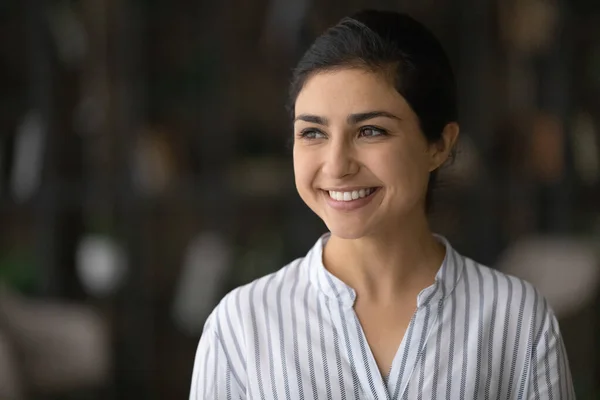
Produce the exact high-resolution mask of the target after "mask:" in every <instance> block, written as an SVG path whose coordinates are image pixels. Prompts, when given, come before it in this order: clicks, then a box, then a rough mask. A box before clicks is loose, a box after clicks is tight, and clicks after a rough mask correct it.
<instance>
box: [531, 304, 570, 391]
mask: <svg viewBox="0 0 600 400" xmlns="http://www.w3.org/2000/svg"><path fill="white" fill-rule="evenodd" d="M544 308H545V311H546V312H545V313H544V318H543V320H542V326H541V329H540V330H539V332H538V335H537V338H536V341H535V343H534V346H533V348H532V365H531V379H530V381H529V382H530V385H529V396H528V398H529V399H530V400H539V399H557V400H575V390H574V388H573V382H572V378H571V371H570V368H569V360H568V358H567V352H566V350H565V345H564V342H563V339H562V336H561V334H560V330H559V326H558V321H557V320H556V317H555V316H554V313H553V312H552V310H551V309H550V308H549V307H547V303H546V304H545V307H544Z"/></svg>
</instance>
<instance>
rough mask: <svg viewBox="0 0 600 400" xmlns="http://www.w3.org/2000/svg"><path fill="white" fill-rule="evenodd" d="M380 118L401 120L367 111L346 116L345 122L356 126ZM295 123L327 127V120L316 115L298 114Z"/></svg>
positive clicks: (382, 113)
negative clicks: (301, 122) (302, 122)
mask: <svg viewBox="0 0 600 400" xmlns="http://www.w3.org/2000/svg"><path fill="white" fill-rule="evenodd" d="M381 117H383V118H390V119H395V120H398V121H401V120H402V118H400V117H397V116H395V115H394V114H392V113H389V112H387V111H368V112H363V113H357V114H350V115H348V118H346V121H347V122H348V124H350V125H356V124H358V123H359V122H364V121H368V120H370V119H373V118H381ZM296 121H304V122H311V123H313V124H318V125H323V126H327V125H329V120H328V119H327V118H325V117H320V116H318V115H312V114H300V115H298V116H297V117H296V118H295V119H294V122H296Z"/></svg>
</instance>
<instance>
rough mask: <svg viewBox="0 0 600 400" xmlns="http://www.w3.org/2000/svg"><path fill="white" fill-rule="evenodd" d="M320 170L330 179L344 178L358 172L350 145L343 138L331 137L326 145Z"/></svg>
mask: <svg viewBox="0 0 600 400" xmlns="http://www.w3.org/2000/svg"><path fill="white" fill-rule="evenodd" d="M322 171H323V174H325V175H326V176H327V177H329V178H332V179H340V178H344V177H346V176H349V175H353V174H355V173H356V172H358V163H357V162H356V158H355V154H354V149H353V148H352V145H351V144H350V143H348V142H347V141H345V140H337V139H332V140H331V141H330V143H329V145H328V146H327V150H326V153H325V160H324V163H323V167H322Z"/></svg>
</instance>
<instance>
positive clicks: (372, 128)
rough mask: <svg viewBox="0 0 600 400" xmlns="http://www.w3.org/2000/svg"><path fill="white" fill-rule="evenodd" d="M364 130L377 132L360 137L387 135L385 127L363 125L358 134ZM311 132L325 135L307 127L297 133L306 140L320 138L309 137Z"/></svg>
mask: <svg viewBox="0 0 600 400" xmlns="http://www.w3.org/2000/svg"><path fill="white" fill-rule="evenodd" d="M365 131H373V132H377V133H378V134H377V135H371V136H360V137H365V138H374V137H379V136H387V131H386V130H385V129H382V128H377V127H375V126H363V127H362V128H360V131H359V132H360V133H359V135H361V134H363V133H364V132H365ZM311 134H321V135H323V136H325V134H324V133H323V132H322V131H320V130H319V129H315V128H307V129H304V130H302V131H301V132H300V133H299V134H298V137H300V138H302V139H306V140H316V139H321V138H316V137H309V135H311Z"/></svg>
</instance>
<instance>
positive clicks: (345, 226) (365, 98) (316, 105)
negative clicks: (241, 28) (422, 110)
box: [294, 69, 440, 239]
mask: <svg viewBox="0 0 600 400" xmlns="http://www.w3.org/2000/svg"><path fill="white" fill-rule="evenodd" d="M436 153H438V151H437V150H436V146H435V145H430V144H429V143H428V142H427V140H426V139H425V137H424V135H423V133H422V132H421V130H420V127H419V121H418V118H417V116H416V115H415V113H414V112H413V111H412V109H411V107H410V106H409V105H408V103H407V102H406V100H405V99H404V98H403V97H402V96H401V95H400V94H399V93H398V92H397V91H396V90H395V88H394V87H393V85H392V84H391V83H390V82H389V81H388V80H387V79H386V78H385V77H384V76H383V75H380V74H376V73H371V72H366V71H363V70H359V69H343V70H339V71H332V72H323V73H318V74H316V75H314V76H312V77H311V78H309V79H308V81H307V82H306V84H305V85H304V87H303V89H302V91H301V92H300V94H299V95H298V98H297V99H296V105H295V121H294V172H295V179H296V188H297V189H298V192H299V194H300V197H302V199H303V200H304V202H305V203H306V204H307V205H308V206H309V207H310V208H311V209H312V210H313V211H314V212H315V213H316V214H317V215H318V216H319V217H321V219H322V220H323V221H324V222H325V224H326V225H327V227H328V229H329V230H330V231H331V232H332V234H334V235H336V236H338V237H341V238H345V239H357V238H360V237H364V236H367V235H375V234H377V233H381V232H385V231H389V230H390V228H392V229H393V227H397V226H399V224H401V223H402V222H403V221H409V220H412V218H410V217H413V216H415V215H416V213H421V214H422V215H424V207H423V205H424V199H425V194H426V191H427V183H428V179H429V173H430V171H432V170H433V169H435V168H437V167H438V166H439V164H440V162H439V160H440V158H439V155H437V156H436Z"/></svg>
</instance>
